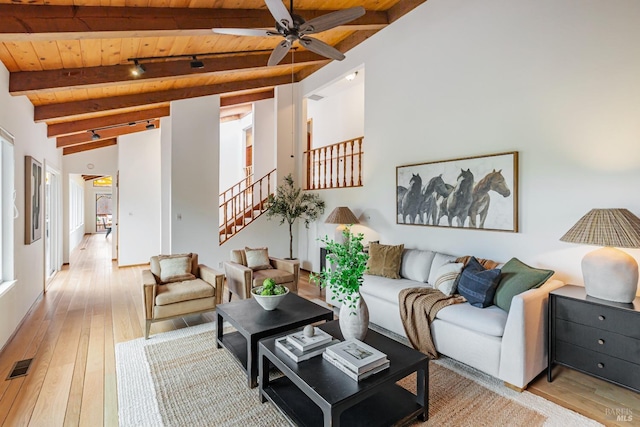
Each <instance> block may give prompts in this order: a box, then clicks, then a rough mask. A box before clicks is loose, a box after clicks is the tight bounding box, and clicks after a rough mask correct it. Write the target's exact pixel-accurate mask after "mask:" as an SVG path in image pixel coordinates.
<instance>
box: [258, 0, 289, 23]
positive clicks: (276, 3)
mask: <svg viewBox="0 0 640 427" xmlns="http://www.w3.org/2000/svg"><path fill="white" fill-rule="evenodd" d="M264 2H265V3H266V5H267V8H268V9H269V12H271V14H272V15H273V17H274V18H275V20H276V22H278V23H279V24H280V25H282V26H283V27H286V28H293V18H292V17H291V14H290V13H289V11H288V10H287V8H286V7H285V5H284V4H283V3H282V1H281V0H264Z"/></svg>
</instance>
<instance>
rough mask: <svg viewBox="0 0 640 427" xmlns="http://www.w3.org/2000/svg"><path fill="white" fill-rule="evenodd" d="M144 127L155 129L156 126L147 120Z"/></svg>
mask: <svg viewBox="0 0 640 427" xmlns="http://www.w3.org/2000/svg"><path fill="white" fill-rule="evenodd" d="M146 128H147V129H155V128H156V125H155V123H151V122H150V121H149V120H147V126H146Z"/></svg>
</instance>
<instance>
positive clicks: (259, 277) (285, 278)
mask: <svg viewBox="0 0 640 427" xmlns="http://www.w3.org/2000/svg"><path fill="white" fill-rule="evenodd" d="M267 278H271V279H273V280H274V281H275V282H276V285H281V284H283V283H289V282H293V281H294V276H293V273H288V272H286V271H282V270H275V269H265V270H259V271H254V272H253V283H252V287H254V288H255V287H256V286H262V282H264V279H267Z"/></svg>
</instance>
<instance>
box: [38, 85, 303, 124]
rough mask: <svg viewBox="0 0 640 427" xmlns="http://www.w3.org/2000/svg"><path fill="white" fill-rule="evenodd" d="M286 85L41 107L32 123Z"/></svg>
mask: <svg viewBox="0 0 640 427" xmlns="http://www.w3.org/2000/svg"><path fill="white" fill-rule="evenodd" d="M295 81H296V80H295V79H294V82H295ZM289 83H291V76H277V77H269V78H263V79H253V80H243V81H237V82H227V83H220V84H216V85H209V86H195V87H188V88H182V89H172V90H166V91H159V92H147V93H140V94H134V95H122V96H114V97H111V98H98V99H89V100H86V101H75V102H65V103H60V104H47V105H40V106H37V107H35V108H34V121H35V122H42V121H46V120H51V119H59V118H62V117H72V116H80V115H82V114H85V113H94V112H101V111H109V110H118V109H120V108H129V107H136V106H143V105H148V106H151V105H154V104H161V103H164V102H169V101H175V100H178V99H187V98H197V97H199V96H208V95H218V94H221V93H230V92H240V91H243V90H250V89H258V88H267V87H269V88H270V87H274V86H278V85H284V84H289Z"/></svg>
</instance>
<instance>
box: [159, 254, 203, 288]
mask: <svg viewBox="0 0 640 427" xmlns="http://www.w3.org/2000/svg"><path fill="white" fill-rule="evenodd" d="M184 256H188V257H190V258H191V271H190V273H191V274H193V275H194V276H195V277H199V276H200V274H199V267H198V254H195V253H188V254H175V255H158V256H152V257H151V259H150V261H149V270H151V273H153V276H154V277H155V279H156V282H157V283H158V284H161V283H164V281H163V280H162V278H161V276H162V268H161V267H160V261H161V260H162V259H169V258H180V257H184ZM187 273H189V272H187ZM195 277H194V278H195ZM177 280H178V281H179V280H186V279H177Z"/></svg>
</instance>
